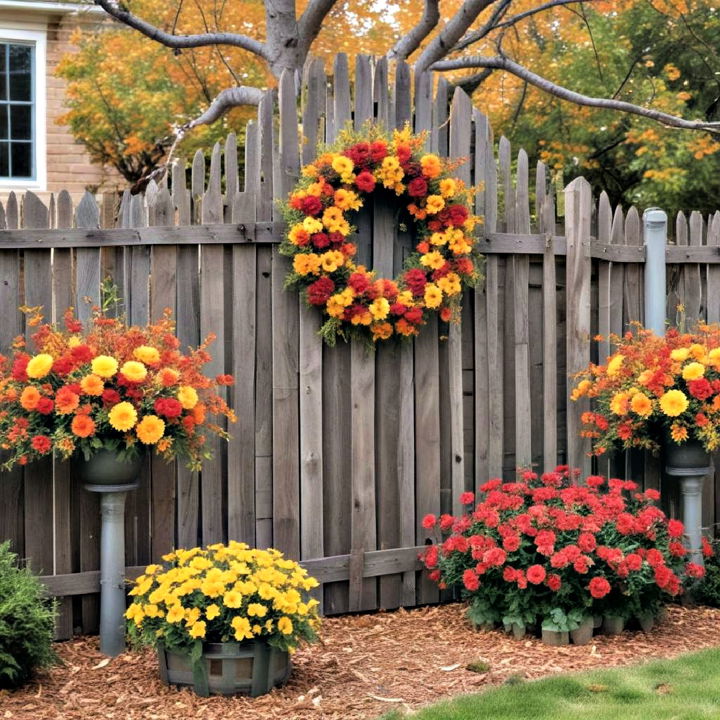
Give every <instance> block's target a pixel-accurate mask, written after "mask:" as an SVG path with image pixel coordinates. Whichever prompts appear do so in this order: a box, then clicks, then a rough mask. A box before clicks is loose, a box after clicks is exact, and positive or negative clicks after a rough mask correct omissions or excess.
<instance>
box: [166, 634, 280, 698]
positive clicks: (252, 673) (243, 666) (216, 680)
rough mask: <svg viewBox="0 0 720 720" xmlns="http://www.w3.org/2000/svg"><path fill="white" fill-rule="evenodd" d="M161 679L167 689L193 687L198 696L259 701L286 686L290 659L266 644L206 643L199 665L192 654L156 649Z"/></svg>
mask: <svg viewBox="0 0 720 720" xmlns="http://www.w3.org/2000/svg"><path fill="white" fill-rule="evenodd" d="M157 653H158V662H159V664H160V679H161V680H162V681H163V682H164V683H165V684H166V685H179V686H183V685H185V686H188V687H191V688H192V689H193V690H194V692H195V694H196V695H200V697H208V696H209V695H250V696H251V697H258V696H259V695H264V694H265V693H268V692H270V691H271V690H272V689H273V688H274V687H277V686H279V685H283V684H284V683H285V682H287V679H288V678H289V677H290V671H291V669H292V666H291V664H290V655H289V654H288V653H286V652H283V651H282V650H278V649H277V648H275V647H272V646H271V645H268V644H267V642H265V641H264V640H257V639H256V640H246V641H245V642H242V643H237V642H225V643H203V653H202V657H201V658H200V661H199V662H198V663H197V664H196V665H195V666H193V663H192V662H191V660H190V655H189V654H183V653H178V652H172V651H170V650H167V649H166V648H165V647H164V646H163V645H159V646H158V648H157Z"/></svg>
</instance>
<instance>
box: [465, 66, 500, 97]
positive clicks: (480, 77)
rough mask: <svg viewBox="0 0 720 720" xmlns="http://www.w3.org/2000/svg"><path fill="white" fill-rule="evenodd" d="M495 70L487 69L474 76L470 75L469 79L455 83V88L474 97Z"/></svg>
mask: <svg viewBox="0 0 720 720" xmlns="http://www.w3.org/2000/svg"><path fill="white" fill-rule="evenodd" d="M493 72H494V70H493V69H492V68H485V69H484V70H481V71H480V72H479V73H475V74H474V75H468V76H467V77H464V78H462V79H461V80H458V82H457V83H455V87H459V88H462V89H463V90H464V91H465V92H466V93H467V94H468V95H472V94H473V93H474V92H475V91H476V90H477V89H478V88H479V87H480V86H481V85H482V84H483V83H484V82H485V81H486V80H487V79H488V78H489V77H490V76H491V75H492V74H493Z"/></svg>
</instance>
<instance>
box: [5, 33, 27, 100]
mask: <svg viewBox="0 0 720 720" xmlns="http://www.w3.org/2000/svg"><path fill="white" fill-rule="evenodd" d="M31 72H32V46H30V45H11V46H10V99H11V100H32V82H31Z"/></svg>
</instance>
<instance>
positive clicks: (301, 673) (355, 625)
mask: <svg viewBox="0 0 720 720" xmlns="http://www.w3.org/2000/svg"><path fill="white" fill-rule="evenodd" d="M714 645H720V610H714V609H710V608H704V607H695V608H689V607H671V608H669V612H668V617H667V619H666V620H665V621H664V622H663V623H662V624H660V625H659V626H657V627H655V628H654V629H653V630H651V631H650V632H649V633H647V634H646V633H643V632H641V631H636V632H624V633H622V634H621V635H617V636H613V637H603V636H595V637H594V638H593V640H592V641H591V642H590V644H588V645H584V646H573V645H570V646H565V647H549V646H547V645H543V644H542V643H541V642H540V641H539V640H538V639H536V638H529V637H527V638H524V639H522V640H514V639H513V638H512V636H508V635H506V634H504V633H502V632H501V631H485V632H476V631H474V630H472V629H471V627H470V626H469V625H468V623H467V621H466V620H465V617H464V607H463V606H462V605H459V604H451V605H443V606H433V607H424V608H418V609H414V610H409V611H406V610H397V611H394V612H386V613H383V612H381V613H374V614H371V615H354V616H344V617H339V618H331V619H327V620H326V621H325V622H324V624H323V631H322V640H321V642H320V643H318V644H316V645H313V646H310V647H305V648H303V649H301V650H299V651H298V652H297V653H296V654H295V656H294V659H293V663H294V670H293V673H292V676H291V678H290V680H289V682H288V684H287V685H286V686H285V687H283V688H280V689H276V690H274V691H273V692H272V693H270V694H269V695H265V696H263V697H260V698H256V699H250V698H245V697H234V698H223V697H211V698H199V697H196V696H195V695H194V694H193V693H192V692H191V691H190V690H188V689H175V688H168V687H166V686H164V685H163V684H162V683H161V682H160V680H159V678H158V671H157V660H156V657H155V655H154V654H153V652H151V651H149V650H146V651H142V652H128V653H124V654H122V655H120V656H118V657H116V658H112V659H109V658H105V657H103V656H102V655H101V654H100V652H99V651H98V638H96V637H84V638H78V639H76V640H72V641H69V642H65V643H58V644H57V652H58V655H59V656H60V658H61V660H62V664H61V665H59V666H57V667H55V668H53V669H51V670H50V671H48V672H47V673H44V674H42V675H41V676H39V677H38V679H37V680H36V681H35V682H33V683H32V684H30V685H28V686H26V687H25V688H23V689H21V690H19V691H16V692H12V693H7V692H5V693H1V692H0V720H4V719H5V718H12V719H13V720H16V719H17V720H20V719H22V720H50V719H53V720H54V719H59V718H62V719H63V720H65V719H67V720H76V719H77V720H80V719H82V720H90V719H92V720H99V719H100V718H103V719H105V718H108V719H111V720H112V719H115V720H168V719H170V718H172V719H176V718H177V719H181V720H184V719H185V718H203V719H205V720H240V719H241V718H242V720H270V719H271V718H283V720H292V719H294V718H302V719H305V718H307V719H308V720H309V719H312V720H330V719H340V718H342V719H343V720H357V719H359V718H367V719H373V718H377V717H379V716H380V715H382V714H383V713H386V712H388V711H390V710H394V709H399V710H407V711H410V710H413V709H417V708H418V707H420V706H422V705H426V704H429V703H433V702H436V701H437V700H439V699H441V698H444V697H447V696H452V695H459V694H462V693H471V692H478V691H481V690H483V689H485V688H487V687H490V686H493V685H499V684H502V683H504V682H506V681H507V680H508V678H511V681H512V679H513V676H514V678H517V677H522V678H537V677H541V676H544V675H551V674H554V673H560V672H568V671H576V670H586V669H590V668H600V667H609V666H616V665H627V664H631V663H637V662H641V661H643V660H647V659H651V658H670V657H675V656H677V655H680V654H682V653H685V652H690V651H694V650H699V649H701V648H704V647H711V646H714ZM473 664H474V668H475V671H471V670H468V669H467V666H468V665H473ZM486 667H487V668H488V669H486ZM478 670H479V672H478Z"/></svg>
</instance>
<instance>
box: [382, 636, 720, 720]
mask: <svg viewBox="0 0 720 720" xmlns="http://www.w3.org/2000/svg"><path fill="white" fill-rule="evenodd" d="M402 717H404V716H403V715H402V714H401V713H399V712H396V713H391V714H389V715H385V716H384V717H383V720H399V718H402ZM410 717H412V718H413V720H701V719H702V720H705V719H706V718H707V719H708V720H711V719H712V720H718V718H720V649H711V650H705V651H703V652H699V653H694V654H692V655H684V656H682V657H680V658H678V659H676V660H662V661H657V662H652V663H647V664H645V665H639V666H635V667H630V668H627V667H624V668H617V669H613V670H597V671H593V672H588V673H582V674H574V675H558V676H557V677H551V678H546V679H544V680H537V681H534V682H523V683H520V684H519V685H512V686H505V687H500V688H496V689H494V690H488V691H487V692H484V693H482V694H479V695H463V696H461V697H458V698H456V699H454V700H450V701H446V702H442V703H439V704H438V705H433V706H431V707H428V708H426V709H424V710H422V711H420V712H419V713H417V714H414V715H411V716H410Z"/></svg>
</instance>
